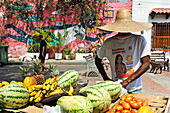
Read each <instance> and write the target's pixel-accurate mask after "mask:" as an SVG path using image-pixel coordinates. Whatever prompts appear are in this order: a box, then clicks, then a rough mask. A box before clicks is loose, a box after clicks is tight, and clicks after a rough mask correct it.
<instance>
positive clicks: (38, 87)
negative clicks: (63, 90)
mask: <svg viewBox="0 0 170 113" xmlns="http://www.w3.org/2000/svg"><path fill="white" fill-rule="evenodd" d="M34 88H35V90H40V89H43V85H35V86H34Z"/></svg>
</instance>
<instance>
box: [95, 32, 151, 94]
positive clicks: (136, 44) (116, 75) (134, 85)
mask: <svg viewBox="0 0 170 113" xmlns="http://www.w3.org/2000/svg"><path fill="white" fill-rule="evenodd" d="M97 55H98V57H99V58H100V59H102V58H103V57H107V58H108V60H109V62H110V67H111V72H112V79H114V80H119V79H120V80H124V79H127V78H128V77H129V76H131V75H132V74H133V73H134V72H135V71H136V70H137V69H138V68H139V67H140V66H141V63H140V59H141V58H142V57H144V56H147V55H150V51H149V50H148V48H146V40H145V38H144V37H143V36H141V35H134V34H132V35H130V36H128V37H125V38H117V37H116V36H113V37H111V38H108V39H107V40H105V41H104V43H103V45H102V46H101V48H100V50H98V51H97ZM116 56H117V57H116ZM116 59H117V60H116ZM116 61H117V62H116ZM141 88H142V80H141V77H139V78H138V79H136V80H135V81H133V82H131V83H130V84H129V85H128V86H127V87H126V89H127V90H128V91H129V92H132V91H134V90H137V89H141Z"/></svg>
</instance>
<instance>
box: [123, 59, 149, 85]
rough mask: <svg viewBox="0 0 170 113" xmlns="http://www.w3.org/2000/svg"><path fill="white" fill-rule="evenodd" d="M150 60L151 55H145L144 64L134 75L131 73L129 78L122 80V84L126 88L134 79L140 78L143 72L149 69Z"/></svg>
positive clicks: (142, 61)
mask: <svg viewBox="0 0 170 113" xmlns="http://www.w3.org/2000/svg"><path fill="white" fill-rule="evenodd" d="M149 60H150V58H149V56H145V57H143V58H141V63H142V65H141V66H140V67H139V69H138V70H137V71H136V72H135V73H134V74H133V75H131V76H130V77H129V78H127V79H126V80H124V81H122V82H121V84H122V86H123V87H124V88H125V87H126V86H127V85H128V84H129V83H131V82H132V81H134V80H136V79H137V78H139V77H140V76H141V75H142V74H143V73H145V72H146V71H147V70H148V69H149V65H150V64H149Z"/></svg>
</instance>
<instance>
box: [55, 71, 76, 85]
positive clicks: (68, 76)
mask: <svg viewBox="0 0 170 113" xmlns="http://www.w3.org/2000/svg"><path fill="white" fill-rule="evenodd" d="M78 78H79V75H78V72H77V71H75V70H69V71H66V72H64V73H63V74H62V75H61V76H59V77H58V78H57V80H58V85H59V87H61V88H66V87H68V86H69V82H71V84H72V85H73V84H75V83H76V82H77V80H78Z"/></svg>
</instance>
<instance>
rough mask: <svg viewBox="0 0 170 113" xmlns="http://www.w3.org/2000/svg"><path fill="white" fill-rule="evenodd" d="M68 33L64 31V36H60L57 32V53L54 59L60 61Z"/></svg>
mask: <svg viewBox="0 0 170 113" xmlns="http://www.w3.org/2000/svg"><path fill="white" fill-rule="evenodd" d="M68 34H69V31H67V30H64V34H63V35H62V34H61V33H60V32H57V39H58V41H57V53H55V59H62V53H61V49H62V47H63V45H64V44H65V40H66V39H67V37H68Z"/></svg>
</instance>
